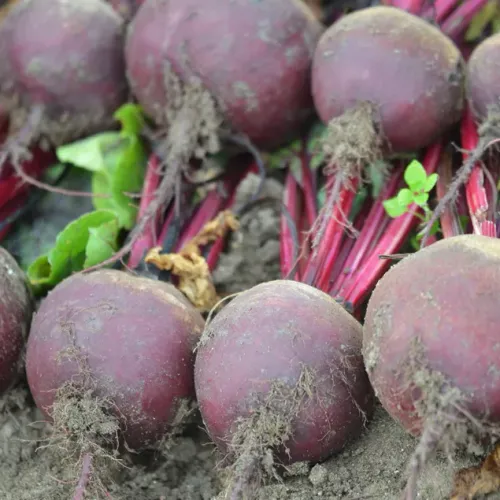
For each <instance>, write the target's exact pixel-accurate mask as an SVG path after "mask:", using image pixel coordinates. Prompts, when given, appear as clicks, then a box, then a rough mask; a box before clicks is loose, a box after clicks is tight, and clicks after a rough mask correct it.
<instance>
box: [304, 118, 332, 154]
mask: <svg viewBox="0 0 500 500" xmlns="http://www.w3.org/2000/svg"><path fill="white" fill-rule="evenodd" d="M327 130H328V129H327V127H326V126H325V125H324V124H323V123H321V122H315V123H314V125H313V126H312V127H311V130H310V132H309V138H308V141H307V148H306V149H307V152H308V153H309V154H312V155H314V154H316V153H317V152H318V147H319V146H320V144H321V141H322V140H323V138H324V137H325V135H326V132H327Z"/></svg>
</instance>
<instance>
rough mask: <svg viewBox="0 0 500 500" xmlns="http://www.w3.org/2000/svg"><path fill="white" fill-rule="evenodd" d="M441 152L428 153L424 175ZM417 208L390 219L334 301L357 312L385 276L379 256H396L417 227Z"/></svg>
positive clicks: (437, 148)
mask: <svg viewBox="0 0 500 500" xmlns="http://www.w3.org/2000/svg"><path fill="white" fill-rule="evenodd" d="M442 151H443V145H442V144H441V143H437V144H434V145H433V146H431V147H430V148H428V149H427V151H426V154H425V157H424V159H423V162H422V163H423V165H424V168H425V170H426V172H427V174H431V173H433V172H435V171H436V169H437V166H438V164H439V160H440V157H441V153H442ZM417 210H419V207H418V206H417V205H415V204H413V205H411V206H410V207H409V212H407V213H405V214H403V215H401V216H400V217H397V218H396V219H393V220H392V221H391V222H390V223H389V225H388V227H387V230H386V231H385V232H384V234H383V236H382V238H381V239H380V241H379V242H378V243H377V245H376V246H375V248H374V250H373V251H372V252H370V256H369V257H368V259H367V260H366V261H365V263H364V264H363V266H361V268H360V269H359V270H358V272H357V273H356V274H355V275H354V276H352V278H351V280H349V281H348V282H346V286H345V292H344V293H343V294H342V296H341V297H336V298H337V300H341V301H342V302H343V303H345V304H346V305H348V306H349V307H350V308H352V309H354V310H355V309H357V308H358V307H359V306H360V305H361V304H362V302H363V300H364V299H365V298H366V297H367V295H368V294H369V293H370V291H371V289H372V288H373V286H374V285H375V283H376V282H377V280H378V279H379V278H380V277H381V276H382V275H383V274H384V272H385V271H386V270H387V268H388V267H389V265H390V263H391V261H390V260H389V259H380V255H388V254H392V253H394V252H397V251H398V249H399V248H401V246H402V245H403V244H404V242H405V241H406V239H407V238H408V236H409V234H410V232H411V230H412V229H413V228H414V227H416V225H417V224H418V223H419V222H420V219H419V218H418V217H417V215H415V212H416V211H417Z"/></svg>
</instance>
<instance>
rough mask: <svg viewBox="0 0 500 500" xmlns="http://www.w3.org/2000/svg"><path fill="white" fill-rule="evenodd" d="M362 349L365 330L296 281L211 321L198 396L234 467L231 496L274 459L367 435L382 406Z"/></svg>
mask: <svg viewBox="0 0 500 500" xmlns="http://www.w3.org/2000/svg"><path fill="white" fill-rule="evenodd" d="M360 349H361V325H360V324H359V323H358V322H357V321H356V320H355V319H354V318H353V317H352V316H350V315H349V314H348V313H347V312H346V311H345V310H344V309H343V308H342V307H341V306H340V305H339V304H338V303H337V302H335V301H334V300H333V299H332V298H331V297H329V296H328V295H326V294H325V293H323V292H321V291H319V290H317V289H315V288H313V287H310V286H309V285H305V284H302V283H298V282H293V281H285V280H277V281H271V282H268V283H264V284H260V285H257V286H255V287H253V288H251V289H249V290H247V291H245V292H243V293H241V294H240V295H239V296H237V297H236V298H235V299H233V301H232V302H231V303H230V304H228V305H227V306H225V307H224V309H223V310H222V311H221V312H220V313H218V314H217V316H216V317H215V318H214V319H213V321H212V322H211V323H209V324H208V326H207V327H206V330H205V332H204V334H203V336H202V339H201V341H200V343H199V345H198V348H197V357H196V361H195V387H196V395H197V399H198V403H199V407H200V411H201V414H202V417H203V421H204V423H205V425H206V427H207V429H208V432H209V434H210V436H211V438H212V439H213V440H214V442H215V443H216V445H217V446H218V448H219V449H220V450H221V451H222V452H223V453H226V454H228V455H229V456H230V457H231V458H232V459H233V460H234V465H233V467H234V469H233V471H234V476H233V479H234V482H233V485H232V487H231V490H232V494H231V498H238V495H239V494H240V493H241V492H242V491H244V490H245V489H246V488H247V487H250V485H251V484H252V483H253V482H254V481H256V480H257V479H258V477H259V472H260V470H259V469H260V465H261V464H262V463H263V462H264V458H265V457H267V458H270V457H271V458H272V455H270V453H274V454H275V455H274V459H276V460H277V462H281V463H282V464H289V463H292V462H297V461H305V460H307V461H313V462H315V461H320V460H323V459H324V458H326V457H327V456H329V455H331V454H332V453H334V452H337V451H339V450H341V449H342V448H343V447H344V446H345V445H346V443H348V442H349V441H350V440H352V439H355V438H356V437H358V436H359V434H360V433H361V431H362V429H363V426H364V423H365V421H366V419H367V418H368V417H369V416H370V414H371V411H372V403H373V398H372V390H371V387H370V384H369V382H368V379H367V376H366V373H365V371H364V367H363V362H362V356H361V351H360ZM271 464H272V462H268V465H269V466H270V467H271ZM268 472H269V471H268Z"/></svg>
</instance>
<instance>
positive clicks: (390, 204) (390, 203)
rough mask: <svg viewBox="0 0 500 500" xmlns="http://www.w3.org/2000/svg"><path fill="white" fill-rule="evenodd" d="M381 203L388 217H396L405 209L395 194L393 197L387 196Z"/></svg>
mask: <svg viewBox="0 0 500 500" xmlns="http://www.w3.org/2000/svg"><path fill="white" fill-rule="evenodd" d="M382 205H383V207H384V209H385V211H386V213H387V215H388V216H389V217H392V218H393V219H395V218H396V217H399V216H400V215H403V214H404V213H406V211H407V207H405V206H402V205H401V204H400V203H399V201H398V198H397V196H395V197H394V198H389V199H388V200H384V201H383V202H382Z"/></svg>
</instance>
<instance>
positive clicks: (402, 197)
mask: <svg viewBox="0 0 500 500" xmlns="http://www.w3.org/2000/svg"><path fill="white" fill-rule="evenodd" d="M396 198H397V200H398V203H399V204H400V205H401V206H402V207H405V208H408V205H411V204H412V203H413V193H412V192H411V191H410V190H409V189H407V188H403V189H400V190H399V193H398V194H397V196H396Z"/></svg>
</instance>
